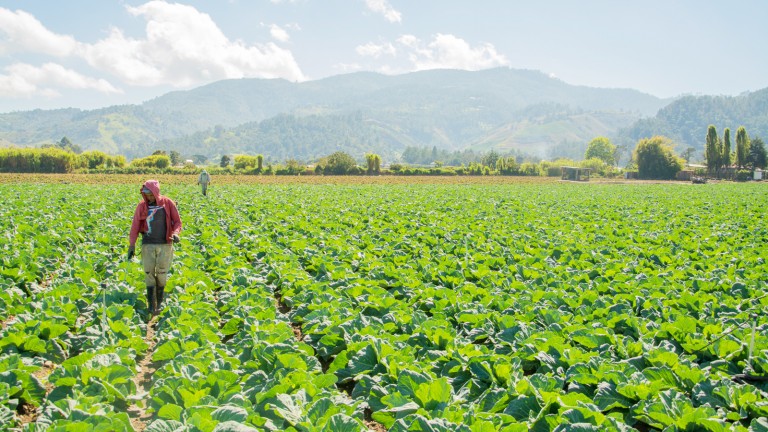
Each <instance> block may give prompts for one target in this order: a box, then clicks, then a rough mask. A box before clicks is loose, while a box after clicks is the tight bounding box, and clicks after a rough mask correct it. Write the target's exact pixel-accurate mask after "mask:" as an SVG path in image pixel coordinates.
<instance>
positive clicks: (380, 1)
mask: <svg viewBox="0 0 768 432" xmlns="http://www.w3.org/2000/svg"><path fill="white" fill-rule="evenodd" d="M365 5H366V6H368V9H370V10H371V11H373V12H376V13H377V14H381V15H382V16H384V18H385V19H386V20H387V21H389V22H398V23H399V22H401V21H402V19H403V18H402V14H401V13H400V12H398V11H397V10H395V8H393V7H392V5H390V4H389V2H388V1H387V0H365Z"/></svg>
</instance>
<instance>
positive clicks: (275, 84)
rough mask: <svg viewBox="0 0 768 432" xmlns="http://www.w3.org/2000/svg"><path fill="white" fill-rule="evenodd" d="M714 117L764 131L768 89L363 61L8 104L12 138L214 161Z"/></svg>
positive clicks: (586, 135)
mask: <svg viewBox="0 0 768 432" xmlns="http://www.w3.org/2000/svg"><path fill="white" fill-rule="evenodd" d="M710 123H714V124H716V125H717V126H718V128H723V127H731V128H732V129H734V130H735V129H736V128H737V127H738V126H740V125H744V126H746V127H747V130H748V132H749V133H750V135H754V133H755V132H757V133H758V134H762V136H765V133H766V131H768V127H767V126H768V89H766V90H763V91H760V92H755V93H750V94H746V95H742V96H737V97H715V96H697V97H694V96H687V97H682V98H678V99H675V100H673V99H660V98H657V97H655V96H652V95H648V94H645V93H641V92H639V91H636V90H631V89H604V88H592V87H585V86H574V85H570V84H567V83H565V82H563V81H561V80H559V79H556V78H552V77H549V76H547V75H545V74H543V73H541V72H538V71H531V70H517V69H509V68H497V69H489V70H483V71H474V72H470V71H458V70H430V71H422V72H413V73H409V74H404V75H382V74H377V73H371V72H358V73H352V74H346V75H338V76H334V77H329V78H325V79H321V80H316V81H307V82H299V83H294V82H289V81H286V80H282V79H272V80H268V79H238V80H224V81H218V82H214V83H211V84H208V85H205V86H201V87H198V88H195V89H192V90H187V91H176V92H171V93H167V94H165V95H163V96H160V97H157V98H155V99H152V100H148V101H146V102H144V103H142V104H140V105H119V106H112V107H107V108H101V109H95V110H80V109H74V108H70V109H58V110H32V111H18V112H10V113H3V114H0V145H9V144H13V145H17V146H39V145H42V144H46V143H52V142H57V141H59V140H61V139H62V138H63V137H67V138H68V139H69V140H70V141H71V142H72V143H74V144H77V145H79V146H80V147H81V148H83V149H84V150H101V151H104V152H106V153H110V154H123V155H125V156H126V157H128V158H129V159H132V158H136V157H142V156H146V155H148V154H151V153H152V152H153V151H154V150H165V151H171V150H175V151H178V152H180V153H181V154H182V155H183V156H185V157H191V156H193V155H196V156H199V157H203V158H207V159H209V160H218V159H217V158H219V157H220V156H221V155H224V154H228V155H232V154H262V155H264V156H265V158H266V159H267V160H272V161H276V162H281V161H284V160H285V159H289V158H290V159H297V160H301V161H308V162H309V161H312V160H316V159H317V158H319V157H322V156H325V155H328V154H330V153H332V152H334V151H338V150H342V151H346V152H348V153H350V154H351V155H352V156H354V157H355V158H357V159H360V160H362V159H363V157H364V155H365V153H369V152H373V153H377V154H379V155H381V156H382V158H383V160H384V161H385V162H396V161H399V158H400V156H401V155H402V153H403V151H404V150H405V149H407V148H413V147H428V148H434V149H440V150H448V151H467V150H472V151H476V152H487V151H490V150H495V151H497V152H499V153H517V154H525V155H531V156H533V157H538V158H554V157H559V156H565V157H572V158H576V159H580V158H581V157H582V156H583V154H584V149H585V148H586V144H587V143H588V142H589V141H590V140H592V139H593V138H594V137H596V136H608V137H609V138H611V139H612V140H615V143H617V144H619V145H623V146H625V147H626V148H629V147H633V144H634V142H635V141H636V140H637V139H639V138H642V137H645V136H650V135H655V134H664V135H668V136H670V137H672V138H673V139H675V140H677V141H678V148H682V149H684V148H686V147H691V146H692V147H695V148H696V149H701V148H703V144H704V139H703V137H704V136H705V134H706V128H707V125H708V124H710ZM718 130H720V129H718ZM753 131H754V132H753ZM649 134H650V135H649Z"/></svg>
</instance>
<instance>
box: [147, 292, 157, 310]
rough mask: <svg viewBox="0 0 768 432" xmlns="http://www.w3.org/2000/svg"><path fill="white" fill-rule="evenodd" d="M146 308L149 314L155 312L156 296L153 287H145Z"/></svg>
mask: <svg viewBox="0 0 768 432" xmlns="http://www.w3.org/2000/svg"><path fill="white" fill-rule="evenodd" d="M147 310H148V311H149V314H150V315H154V314H155V313H157V297H156V293H155V287H149V286H148V287H147Z"/></svg>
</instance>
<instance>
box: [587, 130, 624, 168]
mask: <svg viewBox="0 0 768 432" xmlns="http://www.w3.org/2000/svg"><path fill="white" fill-rule="evenodd" d="M592 158H597V159H600V160H601V161H603V163H604V164H606V165H613V164H615V163H616V146H615V145H613V144H612V143H611V140H609V139H608V138H606V137H602V136H601V137H597V138H594V139H593V140H592V141H590V142H589V144H588V145H587V151H586V153H584V159H592Z"/></svg>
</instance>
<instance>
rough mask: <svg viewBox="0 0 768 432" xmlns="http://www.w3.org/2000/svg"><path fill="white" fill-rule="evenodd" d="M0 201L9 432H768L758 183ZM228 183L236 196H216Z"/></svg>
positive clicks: (56, 191)
mask: <svg viewBox="0 0 768 432" xmlns="http://www.w3.org/2000/svg"><path fill="white" fill-rule="evenodd" d="M142 180H144V179H143V178H142V179H140V178H136V180H135V182H131V183H128V182H125V183H122V184H107V183H105V184H78V183H49V184H45V183H38V182H26V183H18V182H16V183H5V184H0V196H2V206H1V207H0V213H1V214H0V228H2V229H1V230H0V237H1V238H2V243H0V244H1V245H2V246H1V247H2V253H0V260H2V263H1V264H2V265H1V266H0V267H1V268H0V285H1V286H2V289H1V290H0V321H1V322H2V329H1V330H0V424H2V425H4V426H3V430H25V431H132V430H137V431H140V430H144V431H154V432H171V431H204V432H210V431H221V432H223V431H364V430H374V431H385V430H389V431H467V432H491V431H515V432H516V431H542V432H543V431H633V430H636V431H656V430H663V431H768V420H767V419H766V418H767V417H768V382H766V378H765V377H766V375H768V314H766V308H767V307H768V296H767V294H768V289H766V288H767V285H766V283H767V282H768V265H766V241H768V226H767V225H768V222H766V203H768V186H766V184H763V183H748V184H737V183H730V182H729V183H716V184H712V183H710V184H705V185H693V184H682V183H676V184H672V183H670V184H639V183H638V184H608V183H606V184H597V183H587V184H575V183H562V182H543V183H505V184H491V183H487V184H474V183H466V184H461V183H460V182H457V183H456V184H437V183H434V184H433V183H429V182H424V183H403V184H385V183H383V182H382V183H375V182H374V183H370V184H350V183H334V182H331V181H328V182H327V183H326V184H323V183H322V181H321V182H318V183H316V184H313V183H294V184H236V183H233V184H226V185H225V184H218V183H215V182H214V184H213V185H212V187H211V189H210V190H209V193H208V196H207V197H204V196H202V194H201V193H200V190H199V188H198V187H196V186H194V183H193V182H190V183H189V184H181V183H179V184H172V183H162V184H161V190H162V192H163V193H164V194H166V195H168V196H170V197H171V198H173V199H174V200H176V201H177V204H178V207H179V211H180V214H181V218H182V220H183V223H184V230H183V232H182V235H181V237H182V241H181V243H180V244H179V245H177V247H176V257H175V260H174V264H173V267H172V274H171V276H170V278H169V285H168V289H167V290H168V291H170V293H169V294H167V297H168V298H167V302H166V303H167V304H166V306H165V308H164V309H163V310H162V312H161V313H160V314H159V315H158V316H157V317H156V318H154V319H152V320H151V321H148V320H149V317H148V316H147V313H146V312H147V310H146V309H147V308H146V301H145V298H144V296H145V289H144V286H143V273H142V270H141V266H140V263H139V260H138V259H136V258H134V260H133V261H131V262H127V261H126V260H125V254H126V250H127V239H128V230H129V227H130V222H131V216H132V215H133V210H134V208H135V205H136V203H137V202H138V200H139V194H138V185H139V184H140V182H141V181H142ZM214 180H217V179H214Z"/></svg>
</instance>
